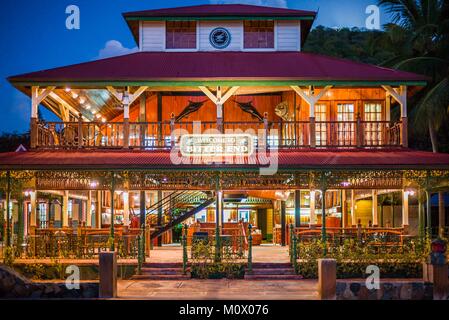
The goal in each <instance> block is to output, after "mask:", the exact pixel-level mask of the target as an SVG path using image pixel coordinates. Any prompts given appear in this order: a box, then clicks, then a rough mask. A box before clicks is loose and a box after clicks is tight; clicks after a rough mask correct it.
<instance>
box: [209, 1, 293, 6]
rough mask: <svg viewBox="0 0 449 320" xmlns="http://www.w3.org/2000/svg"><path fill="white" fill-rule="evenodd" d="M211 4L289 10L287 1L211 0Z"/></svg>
mask: <svg viewBox="0 0 449 320" xmlns="http://www.w3.org/2000/svg"><path fill="white" fill-rule="evenodd" d="M209 2H210V3H211V4H252V5H254V6H267V7H279V8H287V0H209Z"/></svg>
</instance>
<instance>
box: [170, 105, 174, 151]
mask: <svg viewBox="0 0 449 320" xmlns="http://www.w3.org/2000/svg"><path fill="white" fill-rule="evenodd" d="M174 131H175V114H174V113H173V112H172V114H171V115H170V147H172V148H173V147H174V146H175V133H174Z"/></svg>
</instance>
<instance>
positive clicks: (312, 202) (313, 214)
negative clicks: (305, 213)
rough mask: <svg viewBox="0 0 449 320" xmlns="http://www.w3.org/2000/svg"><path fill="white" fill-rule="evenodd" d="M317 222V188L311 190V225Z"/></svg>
mask: <svg viewBox="0 0 449 320" xmlns="http://www.w3.org/2000/svg"><path fill="white" fill-rule="evenodd" d="M314 224H316V214H315V190H310V226H312V225H314Z"/></svg>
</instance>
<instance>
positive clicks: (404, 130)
mask: <svg viewBox="0 0 449 320" xmlns="http://www.w3.org/2000/svg"><path fill="white" fill-rule="evenodd" d="M401 145H402V147H403V148H408V120H407V117H402V122H401Z"/></svg>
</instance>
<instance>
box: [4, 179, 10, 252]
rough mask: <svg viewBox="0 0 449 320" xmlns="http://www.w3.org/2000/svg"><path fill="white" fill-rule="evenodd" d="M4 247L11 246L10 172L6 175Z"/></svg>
mask: <svg viewBox="0 0 449 320" xmlns="http://www.w3.org/2000/svg"><path fill="white" fill-rule="evenodd" d="M6 179H7V181H6V234H5V235H6V246H7V247H10V246H11V172H10V171H8V172H7V173H6Z"/></svg>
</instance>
